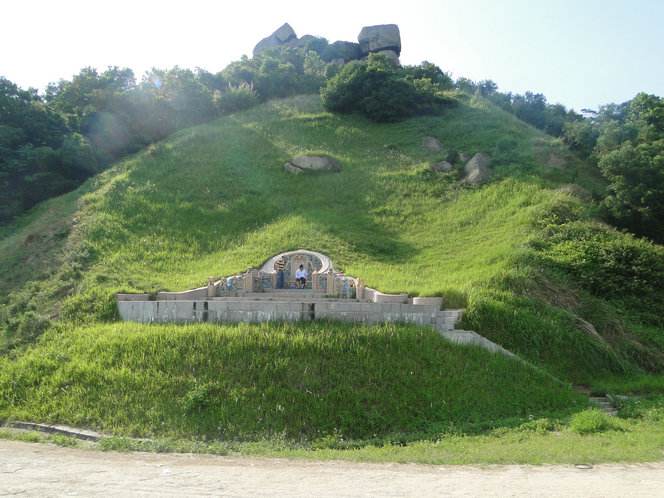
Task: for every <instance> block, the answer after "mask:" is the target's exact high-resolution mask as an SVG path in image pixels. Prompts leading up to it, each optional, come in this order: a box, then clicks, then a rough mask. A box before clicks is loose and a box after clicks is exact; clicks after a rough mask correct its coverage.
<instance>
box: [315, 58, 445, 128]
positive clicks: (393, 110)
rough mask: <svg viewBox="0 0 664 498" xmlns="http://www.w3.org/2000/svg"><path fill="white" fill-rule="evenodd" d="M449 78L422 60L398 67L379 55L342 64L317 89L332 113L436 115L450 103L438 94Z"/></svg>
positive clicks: (380, 117) (392, 117) (377, 117)
mask: <svg viewBox="0 0 664 498" xmlns="http://www.w3.org/2000/svg"><path fill="white" fill-rule="evenodd" d="M451 86H452V85H451V80H450V79H449V77H448V76H447V75H445V73H443V72H442V71H441V70H440V68H438V67H436V66H434V65H433V64H429V63H424V64H423V65H422V66H420V67H413V68H409V67H400V66H397V65H395V64H394V62H392V61H390V60H389V59H388V58H387V57H386V56H384V55H381V54H369V57H368V59H367V60H365V61H353V62H350V63H348V64H346V65H345V66H344V67H343V68H342V69H341V71H340V72H339V74H337V75H336V76H334V77H333V78H331V79H330V80H329V81H328V82H327V84H326V85H325V87H324V88H323V89H322V90H321V96H322V99H323V106H324V107H325V108H326V109H327V110H329V111H334V112H341V113H349V112H358V113H360V114H363V115H364V116H366V117H367V118H369V119H371V120H372V121H377V122H389V121H399V120H401V119H405V118H408V117H411V116H418V115H423V114H438V113H440V112H441V111H442V109H443V108H444V107H445V106H446V105H449V104H450V102H453V101H452V100H450V99H449V98H445V97H444V96H443V95H442V91H443V90H445V89H449V88H450V87H451Z"/></svg>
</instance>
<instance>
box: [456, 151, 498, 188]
mask: <svg viewBox="0 0 664 498" xmlns="http://www.w3.org/2000/svg"><path fill="white" fill-rule="evenodd" d="M490 164H491V158H490V157H489V156H487V155H486V154H483V153H482V152H480V153H477V154H475V155H474V156H473V157H472V159H471V160H470V161H468V162H467V163H466V165H465V166H464V167H463V170H464V172H465V176H464V178H463V182H464V183H467V184H469V185H480V184H482V183H484V182H486V181H488V180H489V178H491V170H490V169H489V165H490Z"/></svg>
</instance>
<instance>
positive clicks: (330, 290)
mask: <svg viewBox="0 0 664 498" xmlns="http://www.w3.org/2000/svg"><path fill="white" fill-rule="evenodd" d="M300 265H301V266H302V268H303V269H304V270H305V274H306V277H307V278H306V283H304V285H303V284H302V283H299V282H297V281H296V271H297V270H298V269H299V268H300ZM117 303H118V310H119V312H120V316H121V318H122V319H123V320H127V321H135V322H141V323H152V322H155V323H167V322H180V323H187V322H231V323H232V322H251V323H256V322H263V321H306V320H316V319H328V320H341V321H351V322H362V323H383V322H403V323H413V324H417V325H424V326H432V327H434V328H436V329H437V330H439V331H441V332H443V331H451V330H454V326H455V323H456V322H457V321H458V320H459V318H460V316H461V310H443V309H441V308H442V304H443V299H442V298H440V297H412V298H411V297H409V296H408V295H407V294H385V293H382V292H379V291H378V290H376V289H373V288H370V287H367V286H365V285H364V282H363V281H362V280H361V279H359V278H356V277H352V276H349V275H346V274H344V273H343V272H341V271H338V270H337V269H336V268H335V267H334V264H333V263H332V261H331V260H330V258H329V257H328V256H326V255H324V254H321V253H319V252H315V251H309V250H306V249H299V250H296V251H289V252H284V253H281V254H277V255H275V256H273V257H271V258H270V259H268V260H267V261H266V262H265V263H264V264H263V265H262V266H261V267H260V268H250V269H248V270H247V271H245V272H243V273H239V274H236V275H230V276H227V277H223V278H215V277H210V278H209V279H208V284H207V285H206V286H203V287H199V288H196V289H191V290H187V291H183V292H158V293H157V294H152V295H151V294H118V295H117Z"/></svg>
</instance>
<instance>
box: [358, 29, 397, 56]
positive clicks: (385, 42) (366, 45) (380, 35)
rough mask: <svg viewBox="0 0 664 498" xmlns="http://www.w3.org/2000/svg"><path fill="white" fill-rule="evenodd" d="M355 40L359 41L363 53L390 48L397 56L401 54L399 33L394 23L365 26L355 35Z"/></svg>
mask: <svg viewBox="0 0 664 498" xmlns="http://www.w3.org/2000/svg"><path fill="white" fill-rule="evenodd" d="M357 41H358V42H360V49H361V50H362V54H363V55H367V54H369V53H370V52H381V51H383V50H391V51H392V52H395V53H396V54H397V56H399V55H401V35H400V33H399V26H397V25H396V24H379V25H377V26H365V27H363V28H362V31H360V34H359V35H358V36H357Z"/></svg>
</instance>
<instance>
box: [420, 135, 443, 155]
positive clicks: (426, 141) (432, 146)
mask: <svg viewBox="0 0 664 498" xmlns="http://www.w3.org/2000/svg"><path fill="white" fill-rule="evenodd" d="M422 147H423V148H424V150H426V151H427V152H440V151H441V150H443V144H441V143H440V141H439V140H438V139H437V138H434V137H424V138H423V139H422Z"/></svg>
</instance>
